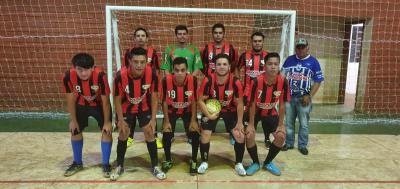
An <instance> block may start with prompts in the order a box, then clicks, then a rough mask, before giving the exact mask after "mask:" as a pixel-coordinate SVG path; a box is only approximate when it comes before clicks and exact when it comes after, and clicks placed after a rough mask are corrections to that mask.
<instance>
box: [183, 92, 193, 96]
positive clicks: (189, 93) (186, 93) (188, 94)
mask: <svg viewBox="0 0 400 189" xmlns="http://www.w3.org/2000/svg"><path fill="white" fill-rule="evenodd" d="M185 95H186V96H192V95H193V91H185Z"/></svg>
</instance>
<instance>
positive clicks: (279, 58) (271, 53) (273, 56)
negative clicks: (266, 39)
mask: <svg viewBox="0 0 400 189" xmlns="http://www.w3.org/2000/svg"><path fill="white" fill-rule="evenodd" d="M270 58H278V60H279V61H281V56H279V54H278V53H277V52H270V53H268V54H267V56H265V59H264V61H265V62H268V60H269V59H270Z"/></svg>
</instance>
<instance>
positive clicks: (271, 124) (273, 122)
mask: <svg viewBox="0 0 400 189" xmlns="http://www.w3.org/2000/svg"><path fill="white" fill-rule="evenodd" d="M259 121H261V125H262V128H263V131H264V135H265V136H267V135H269V134H270V133H273V132H275V131H276V128H278V124H279V116H277V115H276V116H263V117H261V116H260V115H259V114H256V117H255V118H254V127H255V129H256V130H257V125H258V122H259Z"/></svg>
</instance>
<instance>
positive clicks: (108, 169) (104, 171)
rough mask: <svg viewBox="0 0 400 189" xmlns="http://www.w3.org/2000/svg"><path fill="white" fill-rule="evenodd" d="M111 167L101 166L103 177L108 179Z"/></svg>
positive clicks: (107, 165)
mask: <svg viewBox="0 0 400 189" xmlns="http://www.w3.org/2000/svg"><path fill="white" fill-rule="evenodd" d="M110 175H111V166H110V165H109V164H106V165H103V177H104V178H110Z"/></svg>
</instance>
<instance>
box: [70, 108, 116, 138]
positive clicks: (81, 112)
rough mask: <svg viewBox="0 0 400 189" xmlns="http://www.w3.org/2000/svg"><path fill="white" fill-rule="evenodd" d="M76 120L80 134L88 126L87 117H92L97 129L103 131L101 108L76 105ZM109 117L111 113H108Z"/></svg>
mask: <svg viewBox="0 0 400 189" xmlns="http://www.w3.org/2000/svg"><path fill="white" fill-rule="evenodd" d="M75 111H76V120H77V122H78V125H79V130H80V131H81V132H82V131H83V130H84V129H85V128H86V127H87V126H88V125H89V117H90V116H92V117H93V118H94V119H95V120H96V121H97V125H98V127H99V128H100V130H101V129H103V125H104V115H103V108H102V106H101V105H100V106H82V105H79V104H76V110H75ZM110 117H111V112H110Z"/></svg>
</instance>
